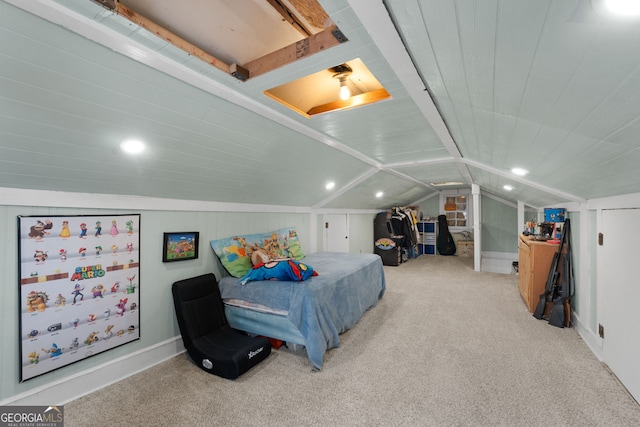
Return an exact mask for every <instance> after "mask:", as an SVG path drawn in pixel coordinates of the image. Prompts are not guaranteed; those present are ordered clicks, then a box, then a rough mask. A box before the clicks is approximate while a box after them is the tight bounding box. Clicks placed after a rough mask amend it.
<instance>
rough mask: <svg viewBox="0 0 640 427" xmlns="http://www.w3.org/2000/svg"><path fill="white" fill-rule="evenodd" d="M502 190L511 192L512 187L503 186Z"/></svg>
mask: <svg viewBox="0 0 640 427" xmlns="http://www.w3.org/2000/svg"><path fill="white" fill-rule="evenodd" d="M502 188H504V189H505V190H507V191H511V190H513V187H512V186H510V185H505V186H503V187H502Z"/></svg>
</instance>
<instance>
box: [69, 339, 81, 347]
mask: <svg viewBox="0 0 640 427" xmlns="http://www.w3.org/2000/svg"><path fill="white" fill-rule="evenodd" d="M79 346H80V343H79V342H78V337H75V338H74V339H73V341H71V344H69V350H75V349H77V348H78V347H79Z"/></svg>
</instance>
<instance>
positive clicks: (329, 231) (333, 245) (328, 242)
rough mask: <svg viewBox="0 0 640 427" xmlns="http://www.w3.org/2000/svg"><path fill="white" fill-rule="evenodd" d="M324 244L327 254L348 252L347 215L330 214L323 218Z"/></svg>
mask: <svg viewBox="0 0 640 427" xmlns="http://www.w3.org/2000/svg"><path fill="white" fill-rule="evenodd" d="M324 235H325V238H324V243H325V250H327V251H329V252H349V232H348V230H347V215H346V214H332V215H325V216H324Z"/></svg>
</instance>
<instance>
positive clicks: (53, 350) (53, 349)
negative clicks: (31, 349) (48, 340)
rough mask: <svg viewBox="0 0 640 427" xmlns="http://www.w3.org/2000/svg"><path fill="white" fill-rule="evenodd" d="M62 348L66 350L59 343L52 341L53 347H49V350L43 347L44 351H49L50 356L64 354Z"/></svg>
mask: <svg viewBox="0 0 640 427" xmlns="http://www.w3.org/2000/svg"><path fill="white" fill-rule="evenodd" d="M62 350H64V348H60V347H58V344H56V343H52V344H51V348H50V349H48V350H47V349H46V348H43V349H42V351H44V352H46V353H48V354H49V356H51V357H57V356H60V355H61V354H62Z"/></svg>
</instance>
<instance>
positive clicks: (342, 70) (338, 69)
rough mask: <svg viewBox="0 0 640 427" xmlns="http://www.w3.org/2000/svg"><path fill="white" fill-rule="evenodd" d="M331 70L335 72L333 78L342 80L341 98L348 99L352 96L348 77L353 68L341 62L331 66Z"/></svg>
mask: <svg viewBox="0 0 640 427" xmlns="http://www.w3.org/2000/svg"><path fill="white" fill-rule="evenodd" d="M329 71H331V72H332V73H333V78H334V79H338V81H339V82H340V99H342V100H343V101H346V100H347V99H349V98H350V97H351V91H350V90H349V87H348V86H347V77H349V76H350V75H351V73H352V72H353V70H352V69H351V67H349V66H348V65H347V64H340V65H336V66H335V67H331V68H329Z"/></svg>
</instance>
